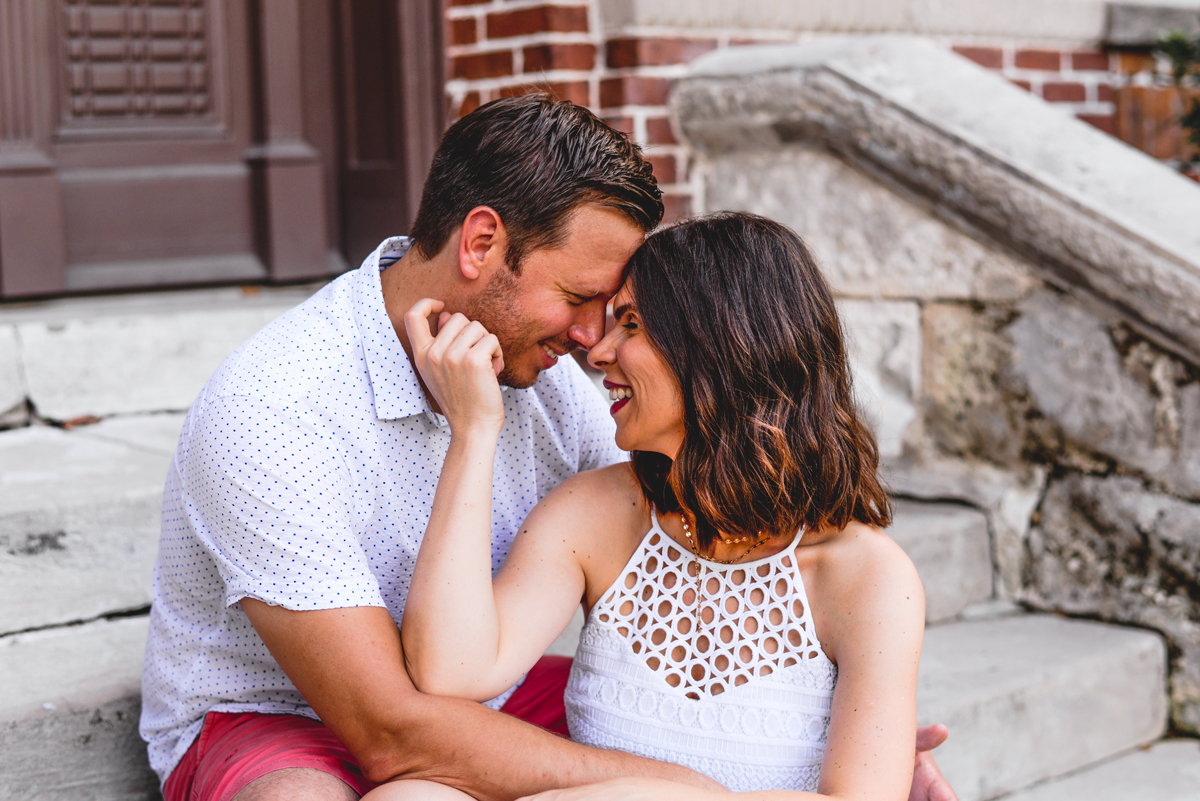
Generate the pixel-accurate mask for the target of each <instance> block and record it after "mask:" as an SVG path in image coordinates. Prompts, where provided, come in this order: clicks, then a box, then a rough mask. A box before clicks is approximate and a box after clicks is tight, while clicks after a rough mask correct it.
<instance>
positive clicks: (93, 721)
mask: <svg viewBox="0 0 1200 801" xmlns="http://www.w3.org/2000/svg"><path fill="white" fill-rule="evenodd" d="M147 622H148V619H147V618H145V617H141V618H126V619H120V620H114V621H99V622H95V623H90V624H87V625H83V626H70V627H63V628H57V629H51V630H46V631H39V632H31V633H28V634H21V635H15V636H11V637H5V638H0V753H3V754H4V760H3V762H0V798H14V799H16V798H20V799H25V800H26V801H77V800H78V799H94V800H95V801H114V800H115V799H121V801H158V799H160V798H161V796H160V795H159V792H158V779H157V777H155V775H154V774H153V772H151V770H150V766H149V764H148V762H147V761H146V749H145V744H144V743H142V741H141V738H140V737H139V736H138V733H137V724H138V716H139V714H140V712H141V671H142V650H143V649H144V647H145V642H146V627H147Z"/></svg>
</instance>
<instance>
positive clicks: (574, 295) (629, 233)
mask: <svg viewBox="0 0 1200 801" xmlns="http://www.w3.org/2000/svg"><path fill="white" fill-rule="evenodd" d="M644 236H645V235H644V233H643V232H642V229H641V228H639V227H638V226H636V225H634V224H633V223H632V222H631V221H630V220H629V218H628V217H626V216H625V215H624V214H622V213H621V212H619V211H617V210H615V209H611V208H608V207H605V206H600V205H597V204H594V203H588V204H585V205H583V206H580V207H579V208H578V209H577V210H576V211H575V213H574V215H573V216H572V218H571V219H570V221H568V223H567V240H566V243H565V244H564V245H563V246H562V247H559V248H554V249H549V248H539V249H537V250H534V251H532V252H531V253H529V254H527V255H526V256H525V261H524V264H523V265H522V267H521V274H520V275H513V274H512V272H511V271H509V270H508V268H507V267H502V268H501V269H498V270H497V271H496V272H495V273H494V274H493V275H492V277H491V278H490V279H489V281H488V283H487V285H485V286H484V287H483V289H482V290H480V292H479V293H478V294H477V295H476V296H475V297H474V298H472V299H471V301H470V303H469V304H468V309H467V312H466V314H467V316H468V317H470V318H471V319H473V320H478V321H479V322H481V323H483V325H484V327H485V328H487V329H488V330H489V331H491V332H492V333H493V334H495V335H496V338H497V339H499V340H500V347H501V348H502V349H503V350H504V370H503V372H501V373H500V383H501V384H505V385H507V386H510V387H516V388H518V389H522V388H524V387H528V386H532V385H533V383H534V382H535V381H537V377H538V373H540V372H541V371H542V370H545V369H547V368H549V367H553V366H554V365H555V363H556V362H557V361H558V358H559V357H560V356H562V355H564V354H566V353H569V352H570V351H571V350H574V349H575V348H577V347H582V348H585V349H586V348H590V347H592V346H593V345H595V344H596V343H597V342H599V341H600V337H601V336H603V335H604V315H605V307H606V306H607V304H608V301H609V299H610V298H611V297H612V296H613V295H614V294H616V291H617V289H618V288H620V284H621V274H622V272H623V271H624V269H625V262H627V261H629V257H630V256H632V255H633V252H634V251H635V250H637V248H638V246H639V245H641V244H642V239H643V238H644Z"/></svg>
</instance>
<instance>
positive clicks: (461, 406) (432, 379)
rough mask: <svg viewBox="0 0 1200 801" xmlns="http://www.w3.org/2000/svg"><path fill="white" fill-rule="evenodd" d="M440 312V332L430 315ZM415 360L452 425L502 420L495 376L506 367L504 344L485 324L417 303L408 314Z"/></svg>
mask: <svg viewBox="0 0 1200 801" xmlns="http://www.w3.org/2000/svg"><path fill="white" fill-rule="evenodd" d="M432 314H437V315H438V317H437V334H434V333H433V332H432V330H431V327H430V319H429V318H430V315H432ZM404 325H405V329H406V330H407V331H408V333H409V341H410V343H411V344H412V349H413V362H414V363H415V365H416V367H417V370H418V371H419V372H420V374H421V378H422V380H423V382H424V385H425V388H426V390H427V391H428V392H429V394H430V395H431V396H432V398H433V399H434V401H435V402H436V403H437V405H438V407H440V409H441V411H442V413H443V414H445V415H446V417H447V418H448V419H449V420H450V421H451V425H452V426H454V425H455V424H456V422H465V423H467V424H472V425H473V424H474V423H475V422H479V421H485V422H487V423H488V424H489V425H491V424H493V423H495V422H497V421H501V422H502V421H503V417H504V411H503V402H502V400H501V396H500V386H499V384H498V383H497V381H496V377H497V376H498V375H499V374H500V371H501V370H502V369H503V367H504V353H503V351H502V349H501V347H500V340H499V339H497V338H496V336H495V335H494V334H492V333H491V332H489V331H488V330H487V328H485V327H484V326H483V324H482V323H480V322H478V321H475V320H470V319H468V318H467V317H466V316H465V315H463V314H460V313H454V314H450V313H448V312H446V311H444V304H442V303H441V302H440V301H434V300H429V299H425V300H421V301H418V302H417V303H416V304H415V305H414V306H413V307H412V308H411V309H409V311H408V312H407V313H406V314H405V315H404Z"/></svg>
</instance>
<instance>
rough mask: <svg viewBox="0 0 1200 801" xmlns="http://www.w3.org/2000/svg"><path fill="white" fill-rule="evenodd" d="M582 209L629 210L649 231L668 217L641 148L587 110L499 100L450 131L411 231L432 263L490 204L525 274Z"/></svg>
mask: <svg viewBox="0 0 1200 801" xmlns="http://www.w3.org/2000/svg"><path fill="white" fill-rule="evenodd" d="M583 203H598V204H600V205H604V206H609V207H612V208H614V209H618V210H619V211H621V212H623V213H624V214H625V215H626V216H627V217H628V218H629V219H630V220H631V221H632V222H633V223H634V224H635V225H637V226H639V227H640V228H641V229H642V230H643V231H651V230H653V229H654V227H655V226H656V225H658V223H659V221H660V220H662V215H663V204H662V193H661V192H660V191H659V189H658V183H657V182H656V181H655V179H654V173H653V171H652V170H651V167H650V163H649V162H648V161H646V158H645V157H644V156H643V155H642V151H641V148H639V147H638V146H637V145H636V144H634V143H633V142H631V141H630V140H629V138H628V137H627V136H625V135H624V134H622V133H620V132H618V131H615V130H613V129H612V128H610V127H609V126H608V125H606V124H605V123H604V122H603V121H601V120H600V119H598V118H597V117H596V115H594V114H592V113H591V112H590V111H588V110H587V109H586V108H583V107H581V106H576V105H574V104H572V103H570V102H567V101H560V100H555V99H553V98H552V97H550V96H549V95H545V94H531V95H521V96H518V97H508V98H504V99H501V100H495V101H493V102H491V103H488V104H486V105H483V106H480V107H479V108H478V109H476V110H475V111H473V112H471V113H470V114H468V115H467V116H465V117H463V118H462V119H460V120H459V121H458V122H456V123H454V124H453V125H451V126H450V128H449V129H448V130H447V131H446V133H445V134H444V135H443V136H442V141H441V144H439V145H438V149H437V152H436V153H435V154H434V157H433V165H432V167H430V170H429V177H428V178H426V180H425V188H424V189H423V190H422V193H421V207H420V209H419V210H418V212H417V219H416V221H415V222H414V223H413V226H412V231H411V235H412V239H413V245H414V246H415V247H416V248H417V250H418V251H419V252H420V254H421V255H422V256H424V257H425V258H426V259H431V258H433V257H434V256H435V255H436V254H437V253H439V252H440V251H441V249H442V248H443V247H444V246H445V244H446V241H447V240H448V239H449V238H450V234H451V233H452V232H453V231H454V229H455V228H457V227H458V226H460V225H462V223H463V220H464V219H465V218H466V216H467V213H468V212H469V211H471V209H473V208H475V207H477V206H490V207H491V208H492V209H493V210H495V212H496V213H497V214H499V215H500V219H501V221H503V223H504V226H505V230H506V231H507V234H508V249H507V253H506V254H505V255H506V260H507V262H508V266H509V268H510V269H511V270H512V271H513V272H514V273H519V272H520V270H521V263H522V261H523V260H524V258H525V256H526V255H527V254H529V253H530V252H531V251H533V250H535V249H537V248H555V247H561V246H562V245H563V244H564V243H565V241H566V237H567V230H566V226H567V223H568V221H569V220H570V218H571V215H572V213H573V212H574V211H575V210H576V209H577V208H578V207H579V206H580V205H581V204H583Z"/></svg>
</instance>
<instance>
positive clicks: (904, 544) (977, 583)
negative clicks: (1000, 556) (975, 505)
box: [888, 501, 992, 623]
mask: <svg viewBox="0 0 1200 801" xmlns="http://www.w3.org/2000/svg"><path fill="white" fill-rule="evenodd" d="M888 534H889V535H891V537H892V539H894V540H895V541H896V543H897V544H898V545H899V546H900V547H901V548H903V549H904V551H905V553H907V554H908V557H909V558H910V559H912V561H913V564H914V565H915V566H916V568H917V573H918V574H919V575H920V576H921V583H922V584H924V585H925V620H926V622H928V623H936V622H940V621H944V620H948V619H950V618H953V617H955V616H956V615H959V614H961V613H962V611H963V610H964V609H966V608H967V607H968V606H970V605H972V604H976V603H979V602H982V601H986V600H988V599H989V598H991V597H992V547H991V540H990V538H989V537H988V526H987V517H986V516H984V514H983V513H982V512H979V511H976V510H974V509H969V508H967V507H964V506H952V505H950V504H944V503H919V502H916V501H896V502H895V521H894V522H893V524H892V527H891V528H890V529H888Z"/></svg>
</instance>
